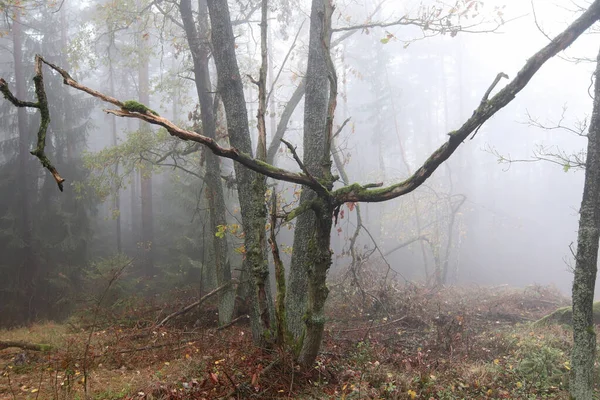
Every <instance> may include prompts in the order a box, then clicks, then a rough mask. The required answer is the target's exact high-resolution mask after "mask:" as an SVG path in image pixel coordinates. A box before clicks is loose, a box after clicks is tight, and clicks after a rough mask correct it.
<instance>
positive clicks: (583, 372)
mask: <svg viewBox="0 0 600 400" xmlns="http://www.w3.org/2000/svg"><path fill="white" fill-rule="evenodd" d="M595 74H596V83H595V88H594V94H595V96H594V108H593V111H592V117H591V121H590V128H589V132H588V147H587V158H586V164H585V182H584V186H583V198H582V200H581V209H580V210H579V214H580V217H579V231H578V233H577V255H576V258H575V277H574V279H573V353H572V355H571V360H572V361H571V365H572V376H571V385H570V392H571V396H572V397H573V398H574V399H576V400H587V399H591V398H592V395H593V392H594V360H595V358H596V333H595V331H594V311H593V304H594V288H595V284H596V273H597V270H598V266H597V263H598V240H600V79H598V77H600V53H598V59H597V64H596V73H595Z"/></svg>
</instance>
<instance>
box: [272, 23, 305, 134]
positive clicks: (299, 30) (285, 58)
mask: <svg viewBox="0 0 600 400" xmlns="http://www.w3.org/2000/svg"><path fill="white" fill-rule="evenodd" d="M304 22H305V21H302V23H301V24H300V28H299V29H298V32H296V36H295V37H294V40H293V41H292V45H291V46H290V49H289V50H288V52H287V54H286V55H285V57H284V58H283V62H282V63H281V67H279V71H277V75H276V76H275V79H273V82H271V89H269V93H268V94H267V100H266V102H267V103H268V102H269V98H270V97H271V94H273V90H275V84H276V83H277V80H279V76H280V75H281V71H283V67H285V63H286V62H287V59H288V58H289V56H290V54H292V50H294V47H295V46H296V41H297V40H298V36H300V32H302V27H303V26H304ZM273 133H274V132H273Z"/></svg>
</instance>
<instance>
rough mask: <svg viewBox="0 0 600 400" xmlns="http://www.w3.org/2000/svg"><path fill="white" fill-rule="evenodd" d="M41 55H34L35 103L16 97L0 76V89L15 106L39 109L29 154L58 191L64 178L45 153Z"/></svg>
mask: <svg viewBox="0 0 600 400" xmlns="http://www.w3.org/2000/svg"><path fill="white" fill-rule="evenodd" d="M42 61H43V59H42V57H41V56H39V55H36V56H35V76H34V77H33V82H34V85H35V95H36V97H37V99H38V101H37V103H33V102H30V101H23V100H19V99H17V98H16V97H15V96H14V95H13V94H12V93H11V91H10V89H9V88H8V84H7V83H6V81H5V80H4V79H1V78H0V91H1V92H2V94H3V95H4V98H5V99H7V100H8V101H10V102H11V103H12V104H13V105H14V106H15V107H29V108H37V109H38V110H40V117H41V119H40V127H39V129H38V133H37V146H36V148H35V149H34V150H33V151H31V154H32V155H34V156H36V157H37V158H38V159H39V160H40V163H41V164H42V165H43V166H44V168H46V169H47V170H48V171H50V173H51V174H52V177H53V178H54V180H55V181H56V184H57V185H58V188H59V189H60V191H61V192H62V191H63V183H64V181H65V180H64V179H63V178H62V177H61V176H60V174H59V173H58V171H57V170H56V168H55V167H54V165H53V164H52V162H51V161H50V160H49V159H48V157H47V156H46V153H45V149H46V133H47V132H48V126H49V125H50V111H49V109H48V98H47V97H46V90H45V89H44V76H43V74H42Z"/></svg>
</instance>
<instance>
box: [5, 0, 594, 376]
mask: <svg viewBox="0 0 600 400" xmlns="http://www.w3.org/2000/svg"><path fill="white" fill-rule="evenodd" d="M313 5H314V6H315V7H314V9H313V12H314V13H316V15H313V16H311V18H313V17H314V18H316V21H320V22H321V25H320V28H318V29H320V33H321V34H320V35H318V36H317V37H318V38H320V41H318V46H317V47H311V51H313V52H317V53H318V54H320V55H321V57H324V60H325V65H326V69H325V70H323V69H317V70H316V72H318V73H321V74H323V73H325V74H327V75H326V77H327V81H328V86H329V87H328V90H329V94H328V97H329V98H328V102H327V110H326V114H325V115H326V120H325V127H324V131H321V132H320V134H321V135H323V136H324V141H323V143H324V144H323V146H324V148H319V149H315V150H316V151H318V154H319V155H320V160H321V161H320V162H321V165H320V168H321V171H322V172H321V173H322V175H321V176H322V178H318V177H315V176H314V175H313V174H312V173H311V171H310V170H308V168H307V167H306V166H305V165H304V163H303V162H302V160H300V158H299V157H298V155H297V153H296V151H295V149H294V147H293V146H292V145H291V144H289V143H287V144H286V145H287V146H288V148H289V150H290V151H291V152H292V154H293V155H294V158H295V160H296V162H297V163H298V165H299V167H300V169H301V171H302V172H292V171H288V170H285V169H282V168H278V167H274V166H272V165H270V164H267V163H266V162H264V161H262V160H260V157H258V158H253V157H252V155H251V154H252V149H251V146H250V143H249V135H247V134H246V132H248V130H249V129H248V118H247V112H246V104H245V99H244V93H243V86H242V83H241V79H240V74H239V69H238V68H237V59H236V55H235V39H234V36H233V30H232V23H231V20H230V17H229V10H228V3H227V1H224V0H209V1H208V9H209V15H210V19H211V25H212V41H213V48H214V53H213V55H214V57H215V63H216V66H217V72H218V76H219V86H218V87H219V93H220V95H221V96H222V99H223V103H224V105H225V111H226V116H227V123H228V131H229V135H230V140H231V143H232V145H233V146H234V147H228V148H226V147H223V146H221V145H219V144H218V143H217V142H216V141H215V140H214V139H211V138H209V137H207V136H204V135H202V134H199V133H197V132H194V131H191V130H186V129H183V128H181V127H178V126H176V125H175V124H173V123H172V122H171V121H169V120H168V119H166V118H164V117H161V116H159V115H157V114H156V113H155V112H153V111H152V110H150V109H148V108H147V107H146V106H145V105H142V104H139V103H136V104H132V103H131V102H123V101H120V100H118V99H115V98H112V97H109V96H107V95H104V94H103V93H101V92H98V91H95V90H93V89H90V88H88V87H87V86H85V85H82V84H80V83H79V82H77V81H75V80H74V79H73V78H72V77H71V76H70V75H69V73H68V72H67V71H65V70H64V69H62V68H61V67H59V66H57V65H55V64H53V63H51V62H49V61H48V60H45V59H44V58H42V57H41V56H37V57H36V75H35V78H34V82H35V84H36V95H37V99H38V100H37V102H27V101H24V100H22V99H18V98H16V97H15V96H14V95H13V94H12V92H11V91H10V89H9V88H8V84H7V83H6V82H5V81H4V80H0V91H1V92H2V93H3V95H4V96H5V98H7V99H8V100H9V101H11V102H12V103H13V104H14V105H15V106H17V107H33V108H38V109H39V110H40V111H41V115H42V123H41V125H40V130H39V132H38V138H39V141H38V147H37V149H36V150H35V151H34V152H33V154H34V155H36V156H37V157H38V158H39V159H40V161H41V162H42V164H43V165H44V166H45V167H46V168H47V169H48V170H50V171H51V172H53V176H54V177H55V179H56V182H57V183H59V184H62V181H63V178H62V177H61V176H60V175H59V174H58V172H57V171H56V169H55V167H54V166H53V164H52V163H51V162H50V161H49V160H48V158H47V157H46V156H45V154H44V141H43V139H44V138H45V134H46V125H47V121H48V119H49V110H48V102H47V100H46V96H45V91H44V86H43V74H42V66H43V64H46V65H47V66H49V67H50V68H52V69H53V70H55V71H57V72H58V73H60V75H61V76H62V77H63V81H64V83H65V84H67V85H69V86H72V87H74V88H76V89H78V90H82V91H84V92H86V93H88V94H90V95H92V96H94V97H97V98H100V99H102V100H103V101H105V102H108V103H110V104H113V105H114V106H116V107H118V109H108V110H106V112H108V113H110V114H113V115H116V116H120V117H126V118H137V119H140V120H143V121H146V122H149V123H151V124H155V125H159V126H162V127H163V128H165V129H166V130H167V131H168V132H169V133H170V134H171V135H173V136H176V137H178V138H180V139H183V140H189V141H194V142H196V143H199V144H201V145H204V146H206V147H207V148H208V149H209V150H210V151H212V152H213V153H214V154H216V155H218V156H221V157H225V158H230V159H232V160H234V161H236V168H237V171H236V172H237V174H238V177H237V179H238V185H240V182H242V181H243V180H244V179H248V181H247V182H256V181H255V179H256V177H257V173H258V174H262V175H265V176H268V177H271V178H274V179H278V180H283V181H287V182H292V183H297V184H302V185H303V186H304V187H305V188H309V189H310V190H312V191H313V192H315V193H316V196H315V197H314V198H313V199H312V200H310V201H307V202H305V203H303V204H301V205H300V206H299V207H298V208H296V209H295V210H293V211H292V212H290V213H289V214H288V215H287V216H286V220H292V219H294V218H296V217H298V216H299V215H302V214H303V213H314V215H315V227H314V230H313V231H312V232H309V235H310V236H309V241H308V259H307V262H306V265H305V268H306V269H307V271H308V274H307V275H308V301H307V308H306V311H305V316H304V324H305V326H304V332H303V335H302V337H301V338H300V339H299V343H298V348H300V351H299V353H298V361H299V362H300V364H301V365H302V366H304V367H310V366H312V364H313V362H314V361H315V358H316V356H317V354H318V351H319V347H320V344H321V338H322V334H323V329H324V323H325V318H324V314H323V307H324V304H325V300H326V299H327V286H326V276H327V271H328V269H329V266H330V265H331V251H330V234H331V228H332V226H333V223H334V221H335V220H336V219H337V217H338V213H339V210H340V207H341V206H342V205H344V204H345V203H347V202H382V201H387V200H391V199H394V198H397V197H400V196H403V195H406V194H408V193H411V192H412V191H413V190H415V189H416V188H417V187H419V186H420V185H421V184H423V183H424V182H425V181H426V180H427V179H428V178H429V177H430V176H431V175H432V174H433V172H434V171H435V170H436V169H437V168H438V167H439V166H440V165H441V164H442V163H443V162H444V161H446V160H447V159H448V158H449V157H450V156H451V155H452V154H453V153H454V151H455V150H456V149H457V148H458V147H459V146H460V144H461V143H463V141H464V140H466V139H467V138H468V137H469V136H471V135H474V134H476V133H477V131H478V129H479V128H480V127H481V126H482V125H483V124H484V123H485V122H486V121H487V120H488V119H489V118H491V117H492V116H493V115H494V114H495V113H497V112H498V111H499V110H500V109H502V108H503V107H504V106H506V105H507V104H508V103H510V102H511V101H512V100H513V99H514V97H515V96H516V95H517V94H518V93H519V92H520V91H521V90H523V88H525V86H527V84H528V83H529V81H530V80H531V78H532V77H533V76H534V75H535V74H536V72H537V71H538V70H539V69H540V68H541V66H542V65H543V64H544V63H545V62H546V61H547V60H549V59H550V58H552V57H553V56H555V55H556V54H557V53H559V52H560V51H562V50H564V49H565V48H567V47H568V46H569V45H571V44H572V43H573V42H574V41H575V40H576V39H577V38H578V37H579V36H580V35H581V34H582V33H583V32H584V31H585V30H586V29H588V28H589V27H590V26H591V25H592V24H594V23H595V22H596V21H597V20H598V19H600V0H596V1H595V2H594V3H592V4H591V5H590V7H589V8H588V9H587V10H586V11H585V12H584V13H583V14H582V15H581V16H580V17H579V18H577V19H576V20H575V21H574V22H573V23H572V24H571V25H570V26H569V27H568V28H567V29H566V30H565V31H563V32H562V33H561V34H559V35H558V36H557V37H556V38H555V39H554V40H553V41H552V42H551V43H549V44H548V45H547V46H545V47H544V48H542V49H541V50H539V51H538V52H537V53H535V54H533V55H532V56H531V57H530V58H529V59H528V61H527V62H526V63H525V65H524V66H523V68H522V69H521V70H520V71H519V73H518V74H517V76H516V77H515V78H514V79H513V80H511V81H510V82H509V83H508V84H507V85H506V86H505V87H504V88H503V89H501V90H500V91H499V92H498V93H497V94H496V95H494V96H493V97H491V98H490V94H491V92H492V90H493V89H494V88H495V87H496V85H497V84H498V83H499V81H500V80H501V79H502V78H507V76H506V75H505V74H503V73H500V74H498V76H497V77H496V79H495V80H494V82H493V83H492V84H491V86H490V87H489V88H488V90H487V91H486V93H485V94H484V95H483V98H482V100H481V102H480V104H479V106H478V107H477V108H476V109H475V110H474V112H473V114H472V115H471V117H470V118H468V119H467V121H465V122H464V123H463V125H462V126H461V127H460V128H459V129H457V130H455V131H451V132H449V133H448V140H447V141H446V142H445V143H444V144H442V145H441V146H440V147H439V148H438V149H437V150H435V151H434V152H433V153H432V154H431V156H430V157H429V158H428V159H427V160H426V161H425V162H424V163H423V165H422V166H421V167H420V168H418V169H416V171H415V172H414V173H413V174H412V175H411V176H410V177H409V178H408V179H406V180H404V181H402V182H398V183H395V184H392V185H390V186H387V187H382V186H383V185H382V184H378V183H375V184H365V185H361V184H358V183H355V184H350V185H346V186H343V187H341V188H338V189H334V188H333V184H334V181H335V178H334V177H333V175H332V173H331V160H330V152H331V149H330V146H331V143H330V142H331V137H332V126H333V116H334V112H335V105H336V103H335V102H336V94H337V81H336V75H335V69H334V68H333V62H332V61H331V56H330V55H329V46H328V35H329V32H330V30H331V10H332V7H331V4H330V3H329V2H328V1H326V2H318V1H317V0H315V1H314V2H313ZM315 29H317V28H315ZM313 56H315V55H313ZM321 78H322V77H321ZM307 88H308V82H307ZM320 115H321V116H322V114H320ZM242 166H243V167H246V168H243V167H242ZM257 187H258V189H260V190H262V188H261V187H260V184H257V185H256V186H254V187H253V186H252V185H248V187H247V189H255V188H257ZM239 190H240V192H243V191H244V190H245V189H243V187H242V186H239ZM260 190H251V191H250V192H249V193H248V192H245V193H240V199H241V200H244V201H248V202H249V203H248V204H247V205H246V207H248V209H247V211H248V212H249V213H251V215H247V217H251V220H247V221H246V222H248V225H246V222H244V227H245V229H247V231H246V232H247V233H246V234H247V236H249V235H252V234H257V233H258V234H260V232H263V238H264V226H261V227H260V229H259V227H258V225H256V226H255V225H252V223H255V224H257V222H256V221H260V223H261V225H262V223H263V221H264V216H265V209H264V199H263V197H264V192H261V191H260ZM254 217H256V219H253V218H254ZM254 240H255V241H254V242H252V244H254V245H256V246H257V248H255V249H249V248H246V253H247V258H248V257H250V255H251V253H250V251H255V252H256V254H261V255H260V257H261V258H262V257H263V255H262V247H261V244H262V242H261V240H264V239H261V237H260V236H258V238H255V239H254ZM246 244H247V245H248V241H246ZM256 254H255V256H256ZM253 265H254V266H260V265H261V264H260V263H256V264H254V263H253Z"/></svg>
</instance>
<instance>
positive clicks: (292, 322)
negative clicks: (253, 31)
mask: <svg viewBox="0 0 600 400" xmlns="http://www.w3.org/2000/svg"><path fill="white" fill-rule="evenodd" d="M325 1H328V0H313V1H312V6H311V14H310V39H309V51H308V61H307V69H306V93H305V96H304V99H305V100H304V142H303V149H304V150H303V151H304V153H303V160H302V162H303V163H304V166H305V167H306V169H307V170H308V172H309V173H310V174H311V175H312V176H314V177H315V178H324V169H323V162H324V158H323V154H324V153H323V151H324V149H325V146H326V143H327V142H328V141H327V140H326V135H325V128H326V124H327V105H328V94H329V90H328V87H329V81H328V78H327V76H328V68H327V54H326V51H327V49H326V47H325V45H326V44H327V46H328V45H329V43H325V42H324V40H323V39H324V35H325V32H324V17H325ZM327 42H328V39H327ZM328 153H329V151H328ZM316 197H317V194H316V193H315V192H314V191H313V190H311V189H309V188H307V187H304V188H303V189H302V194H301V195H300V204H301V205H302V204H306V203H307V202H310V201H313V200H314V199H315V198H316ZM329 218H330V219H331V217H329ZM316 219H317V217H316V216H315V213H313V212H305V213H303V214H301V215H300V216H299V217H298V218H297V220H296V227H295V231H294V244H293V252H292V262H291V265H290V272H289V278H288V287H287V292H286V305H285V308H286V315H287V320H288V329H289V331H290V333H291V334H292V335H293V336H294V338H296V339H299V338H300V337H301V336H302V333H303V331H304V323H303V317H304V314H305V312H306V306H307V300H308V291H307V289H308V273H309V270H310V268H311V258H312V254H311V253H310V252H311V251H313V250H314V249H311V248H309V243H310V242H311V241H314V240H315V237H314V232H315V229H316ZM328 243H329V242H328ZM327 250H328V251H329V248H328V249H327Z"/></svg>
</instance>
